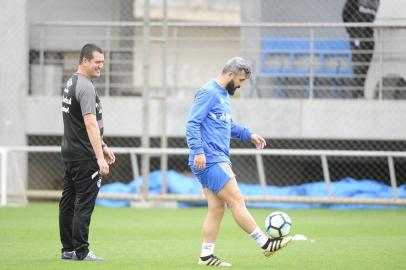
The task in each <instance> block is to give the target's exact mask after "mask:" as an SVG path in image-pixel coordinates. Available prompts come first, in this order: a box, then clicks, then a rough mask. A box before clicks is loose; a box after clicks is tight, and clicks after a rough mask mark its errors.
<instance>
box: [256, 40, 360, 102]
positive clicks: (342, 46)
mask: <svg viewBox="0 0 406 270" xmlns="http://www.w3.org/2000/svg"><path fill="white" fill-rule="evenodd" d="M312 50H313V63H314V65H313V67H314V68H313V70H312V68H311V64H310V63H311V51H312ZM260 63H261V64H260V73H259V77H265V78H267V77H268V78H276V80H277V84H278V86H277V87H278V92H279V93H282V94H281V95H283V91H284V85H285V82H284V78H309V77H310V76H311V74H312V73H313V74H314V78H315V83H316V82H317V79H318V78H331V84H332V86H333V89H335V90H336V89H337V87H338V84H337V80H336V79H338V78H349V77H352V74H353V72H352V61H351V49H350V44H349V41H348V39H337V38H336V39H327V38H317V39H314V40H313V46H312V44H311V40H310V39H309V38H295V37H270V38H263V39H262V41H261V55H260ZM308 91H309V89H307V94H308ZM335 92H336V91H334V93H335Z"/></svg>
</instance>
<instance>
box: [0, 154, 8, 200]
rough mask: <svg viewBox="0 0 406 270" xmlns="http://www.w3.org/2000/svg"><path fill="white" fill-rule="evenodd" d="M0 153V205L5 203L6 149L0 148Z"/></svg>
mask: <svg viewBox="0 0 406 270" xmlns="http://www.w3.org/2000/svg"><path fill="white" fill-rule="evenodd" d="M0 153H1V166H0V168H1V182H0V186H1V191H0V192H1V201H0V206H6V205H7V150H6V149H0Z"/></svg>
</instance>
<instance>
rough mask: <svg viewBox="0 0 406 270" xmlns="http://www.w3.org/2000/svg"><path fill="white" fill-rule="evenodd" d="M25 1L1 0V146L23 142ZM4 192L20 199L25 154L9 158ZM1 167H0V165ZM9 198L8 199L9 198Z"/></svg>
mask: <svg viewBox="0 0 406 270" xmlns="http://www.w3.org/2000/svg"><path fill="white" fill-rule="evenodd" d="M26 2H27V1H26V0H15V1H8V0H0V6H1V8H0V36H1V42H0V85H1V89H0V93H1V96H0V145H6V146H10V145H25V144H26V137H25V119H26V117H27V115H26V113H27V112H26V110H25V105H26V102H25V97H26V93H27V82H28V73H27V72H28V40H27V39H28V23H27V20H26V18H27V15H26V11H27V9H26V5H27V3H26ZM8 161H9V163H8V165H9V166H8V179H9V180H11V179H12V180H13V181H8V189H7V192H8V193H9V195H10V194H15V195H17V197H13V201H12V202H21V200H23V201H24V199H25V198H23V197H21V196H20V195H22V194H23V193H22V192H23V191H24V186H25V184H26V166H27V163H26V155H25V154H12V155H10V156H9V159H8ZM0 170H1V168H0ZM8 199H9V200H10V199H11V198H8Z"/></svg>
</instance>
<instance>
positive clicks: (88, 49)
mask: <svg viewBox="0 0 406 270" xmlns="http://www.w3.org/2000/svg"><path fill="white" fill-rule="evenodd" d="M95 51H96V52H99V53H103V51H102V49H100V47H98V46H96V45H94V44H91V43H88V44H86V45H85V46H83V48H82V50H80V56H79V64H82V62H83V59H84V58H86V59H87V60H92V59H93V52H95Z"/></svg>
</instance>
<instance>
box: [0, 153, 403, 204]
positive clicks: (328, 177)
mask: <svg viewBox="0 0 406 270" xmlns="http://www.w3.org/2000/svg"><path fill="white" fill-rule="evenodd" d="M113 150H114V151H115V152H116V153H117V154H119V155H129V156H130V157H131V159H132V160H133V161H134V162H133V163H132V166H131V167H132V175H133V178H136V177H138V176H139V175H138V174H139V170H138V164H137V156H138V155H149V156H151V157H154V156H155V157H160V156H162V155H169V156H172V155H178V156H182V159H184V162H186V161H187V159H186V158H185V156H186V155H187V154H188V150H187V149H182V148H173V149H159V148H113ZM59 151H60V148H59V147H1V148H0V154H1V166H0V171H1V175H0V176H1V178H0V205H3V206H4V205H7V202H8V200H9V199H8V198H9V197H11V200H14V199H15V197H19V198H20V199H19V200H20V201H21V199H23V200H24V199H26V198H27V197H30V198H41V199H44V198H59V197H60V196H61V191H60V190H52V189H49V188H45V189H35V188H30V186H29V185H28V188H27V187H26V183H22V182H21V181H20V180H21V179H23V178H21V179H16V181H11V180H10V179H9V177H8V173H7V168H8V166H9V157H10V155H12V154H16V153H28V152H31V153H59ZM232 155H234V156H251V157H253V158H254V159H255V164H254V166H255V170H256V172H257V175H254V174H253V175H251V179H249V182H251V183H257V184H259V185H260V186H261V187H262V194H257V195H253V196H246V199H247V200H248V201H281V202H311V203H323V204H331V203H355V204H383V205H406V199H403V198H398V195H397V193H398V192H397V188H398V184H399V182H398V180H397V176H396V166H395V159H396V160H398V159H404V158H405V157H406V153H404V152H384V151H328V150H261V151H257V150H248V149H234V150H232ZM265 157H268V159H265ZM274 157H305V158H312V157H314V158H315V159H318V163H319V164H318V167H319V168H320V170H321V171H322V181H324V183H325V189H326V193H327V196H318V197H311V196H307V197H306V196H272V195H269V194H267V191H266V186H267V185H268V184H269V181H270V180H271V181H272V176H269V175H267V174H266V170H265V167H266V166H267V165H269V164H267V163H268V162H272V159H273V158H274ZM334 157H343V158H349V157H367V158H384V159H386V171H387V174H388V175H389V179H390V186H391V188H392V198H362V199H359V198H357V199H354V198H346V197H337V196H334V194H333V191H332V187H331V183H332V182H333V181H334V180H335V179H334V178H332V169H331V167H330V166H329V160H331V159H332V158H334ZM60 169H61V168H60ZM160 169H161V170H162V172H164V173H165V172H166V171H165V170H166V168H165V166H161V168H160ZM28 181H30V180H28ZM161 181H162V183H161V186H162V190H161V194H160V195H156V194H154V195H153V196H151V195H150V194H149V191H148V186H149V185H148V178H144V181H143V186H142V188H141V189H139V190H138V193H137V194H125V193H124V194H123V193H107V194H101V195H100V196H99V197H100V198H107V199H130V200H134V201H135V200H142V201H154V200H175V201H201V200H204V198H203V196H202V195H194V194H169V193H168V191H167V189H166V186H167V185H166V178H165V174H163V176H162V179H161ZM10 183H13V184H14V185H17V186H18V189H19V190H20V192H14V193H13V192H12V193H10V192H8V188H7V186H8V185H9V184H10ZM14 190H16V189H14Z"/></svg>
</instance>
